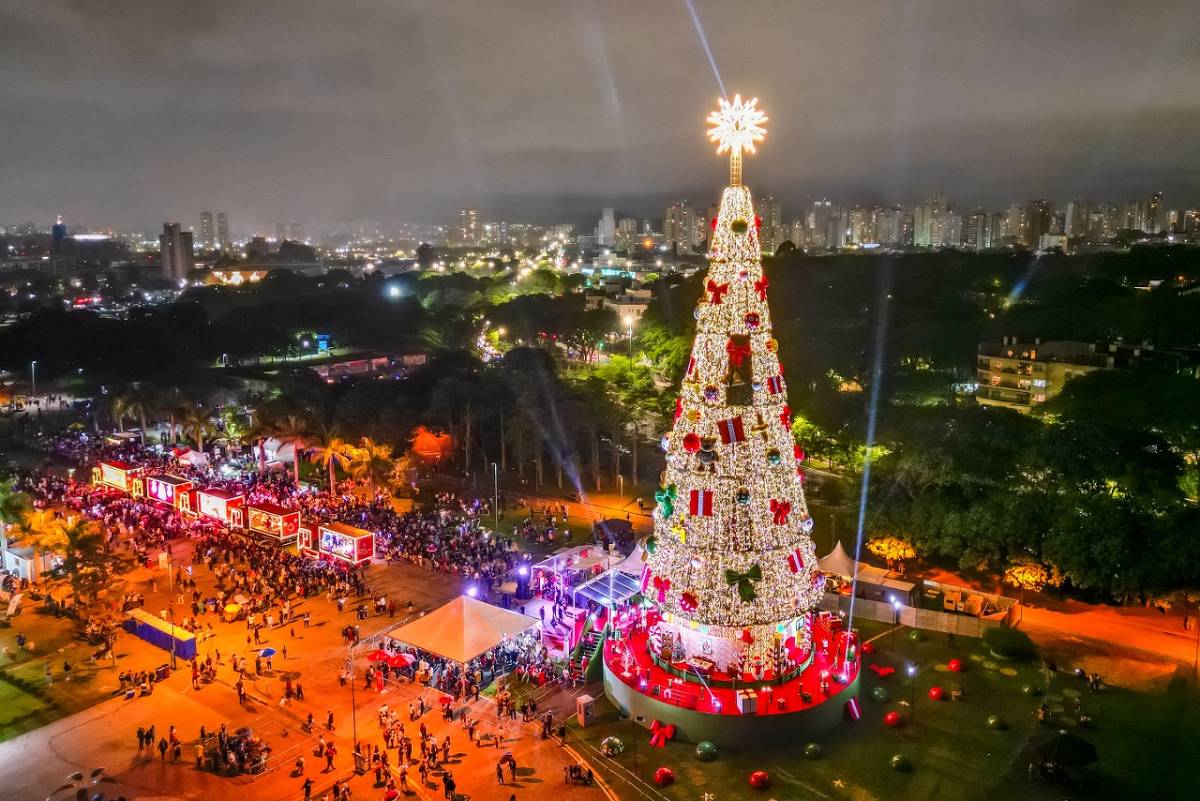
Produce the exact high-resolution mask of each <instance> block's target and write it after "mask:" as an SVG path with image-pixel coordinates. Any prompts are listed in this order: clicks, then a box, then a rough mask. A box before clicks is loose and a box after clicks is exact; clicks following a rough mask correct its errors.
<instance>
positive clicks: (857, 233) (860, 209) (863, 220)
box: [849, 206, 876, 245]
mask: <svg viewBox="0 0 1200 801" xmlns="http://www.w3.org/2000/svg"><path fill="white" fill-rule="evenodd" d="M849 228H850V233H849V241H850V242H851V243H853V244H856V245H863V244H870V243H874V242H875V241H876V240H875V213H874V210H873V209H869V208H866V207H864V206H855V207H854V208H852V209H850V225H849Z"/></svg>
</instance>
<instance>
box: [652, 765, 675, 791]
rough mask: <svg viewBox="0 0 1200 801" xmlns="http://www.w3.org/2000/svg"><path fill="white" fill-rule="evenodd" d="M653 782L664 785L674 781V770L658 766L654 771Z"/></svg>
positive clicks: (660, 785)
mask: <svg viewBox="0 0 1200 801" xmlns="http://www.w3.org/2000/svg"><path fill="white" fill-rule="evenodd" d="M654 783H655V784H657V785H658V786H659V787H666V786H667V785H668V784H674V783H675V771H673V770H671V769H670V768H659V769H658V770H656V771H654Z"/></svg>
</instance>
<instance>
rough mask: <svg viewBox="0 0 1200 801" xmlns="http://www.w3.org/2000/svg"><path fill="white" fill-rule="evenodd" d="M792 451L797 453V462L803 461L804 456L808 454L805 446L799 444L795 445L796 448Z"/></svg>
mask: <svg viewBox="0 0 1200 801" xmlns="http://www.w3.org/2000/svg"><path fill="white" fill-rule="evenodd" d="M792 453H794V454H796V461H797V462H803V461H804V457H805V456H806V455H807V454H806V453H805V452H804V448H801V447H800V446H799V445H797V446H796V447H794V448H793V449H792Z"/></svg>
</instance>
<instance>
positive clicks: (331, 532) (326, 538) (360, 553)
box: [317, 523, 375, 567]
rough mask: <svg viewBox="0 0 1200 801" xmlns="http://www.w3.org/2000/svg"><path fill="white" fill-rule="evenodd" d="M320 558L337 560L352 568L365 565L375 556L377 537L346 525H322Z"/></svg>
mask: <svg viewBox="0 0 1200 801" xmlns="http://www.w3.org/2000/svg"><path fill="white" fill-rule="evenodd" d="M318 534H319V536H320V539H319V540H318V543H317V549H318V552H319V558H321V559H336V560H337V561H339V562H341V563H343V564H345V565H348V566H350V567H357V566H358V565H365V564H367V563H368V562H370V561H371V558H372V557H373V556H374V555H375V535H374V534H372V533H371V532H369V531H367V530H366V529H362V528H356V527H354V526H348V525H346V524H345V523H322V524H321V526H320V528H319V529H318Z"/></svg>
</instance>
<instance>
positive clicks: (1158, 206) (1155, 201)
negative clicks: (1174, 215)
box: [1143, 192, 1167, 234]
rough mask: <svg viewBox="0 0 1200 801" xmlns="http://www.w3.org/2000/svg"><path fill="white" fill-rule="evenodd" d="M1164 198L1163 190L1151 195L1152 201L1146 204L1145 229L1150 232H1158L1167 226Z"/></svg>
mask: <svg viewBox="0 0 1200 801" xmlns="http://www.w3.org/2000/svg"><path fill="white" fill-rule="evenodd" d="M1162 199H1163V197H1162V192H1155V193H1154V194H1153V195H1151V196H1150V203H1149V204H1148V205H1147V206H1146V227H1145V228H1144V229H1143V230H1144V231H1145V232H1146V233H1148V234H1157V233H1158V232H1160V231H1162V230H1164V229H1165V228H1166V227H1167V220H1166V217H1165V215H1164V212H1163V202H1162Z"/></svg>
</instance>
